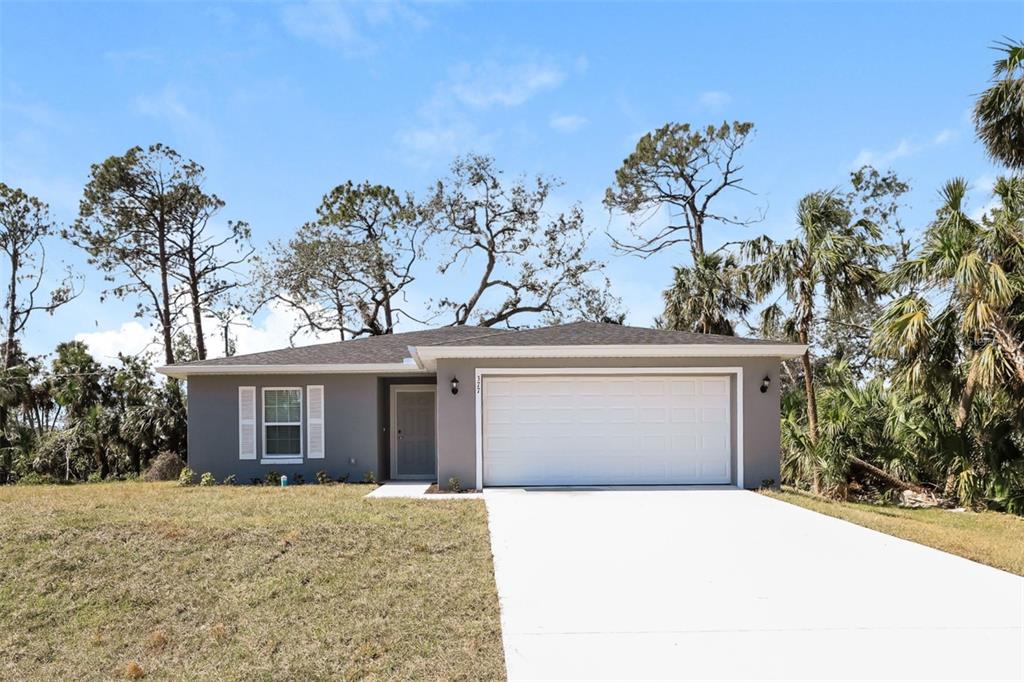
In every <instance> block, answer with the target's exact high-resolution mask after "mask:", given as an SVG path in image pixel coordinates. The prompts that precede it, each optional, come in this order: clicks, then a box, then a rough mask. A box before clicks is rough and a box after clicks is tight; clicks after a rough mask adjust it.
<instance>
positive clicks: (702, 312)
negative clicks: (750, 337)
mask: <svg viewBox="0 0 1024 682" xmlns="http://www.w3.org/2000/svg"><path fill="white" fill-rule="evenodd" d="M746 289H747V286H746V282H745V276H744V272H743V270H742V269H741V268H740V267H739V263H738V262H737V261H736V257H735V256H733V255H732V254H722V253H710V254H703V255H698V256H695V257H694V265H693V266H692V267H677V268H675V275H674V277H673V279H672V286H670V287H669V288H668V289H666V290H665V292H664V293H663V296H664V298H665V317H664V320H663V326H664V327H666V328H667V329H677V330H683V331H692V332H696V333H698V334H725V335H727V336H733V335H734V334H735V333H736V329H735V325H734V324H733V320H734V319H735V318H736V317H737V316H739V317H742V316H743V315H746V314H747V313H748V312H749V311H750V299H749V298H748V296H747V292H746Z"/></svg>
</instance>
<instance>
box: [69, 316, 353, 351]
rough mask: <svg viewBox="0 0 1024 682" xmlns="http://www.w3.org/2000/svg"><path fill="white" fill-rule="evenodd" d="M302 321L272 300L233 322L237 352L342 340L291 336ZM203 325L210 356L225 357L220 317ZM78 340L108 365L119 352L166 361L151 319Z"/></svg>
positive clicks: (81, 335) (85, 334)
mask: <svg viewBox="0 0 1024 682" xmlns="http://www.w3.org/2000/svg"><path fill="white" fill-rule="evenodd" d="M299 321H300V316H299V313H297V312H295V311H293V310H291V309H289V308H287V307H286V306H284V305H283V304H280V303H275V304H271V305H270V306H269V307H268V309H267V310H266V312H264V313H263V314H262V316H261V318H260V320H259V321H258V322H253V323H252V324H249V325H243V324H232V325H231V336H232V337H233V338H234V339H235V350H236V353H237V354H239V355H242V354H244V353H260V352H262V351H267V350H277V349H279V348H287V347H288V346H290V345H295V346H308V345H309V344H311V343H323V342H327V341H337V340H338V337H337V335H336V334H313V333H310V332H308V331H304V332H301V333H299V334H297V335H296V336H295V338H294V340H293V339H291V338H290V337H291V332H292V330H293V329H294V328H295V325H296V323H297V322H299ZM203 329H204V332H205V333H204V334H203V337H204V338H205V339H206V347H207V354H208V356H209V357H210V358H219V357H223V355H224V337H223V336H222V334H223V333H224V332H223V328H222V327H221V323H220V321H219V320H217V319H216V318H214V317H204V318H203ZM75 340H76V341H82V342H84V343H85V344H86V345H87V346H88V347H89V352H90V353H91V354H92V356H93V357H94V358H95V359H96V360H97V362H101V363H103V364H106V365H117V364H118V362H117V355H118V353H121V354H123V355H146V356H149V357H150V358H151V359H152V361H153V362H154V363H156V364H158V365H160V364H163V346H162V342H161V341H160V339H159V337H158V334H157V330H156V327H155V326H153V325H152V324H150V323H149V322H148V321H138V320H132V321H130V322H124V323H122V324H121V325H120V326H118V327H117V328H116V329H105V330H100V331H96V332H83V333H79V334H75Z"/></svg>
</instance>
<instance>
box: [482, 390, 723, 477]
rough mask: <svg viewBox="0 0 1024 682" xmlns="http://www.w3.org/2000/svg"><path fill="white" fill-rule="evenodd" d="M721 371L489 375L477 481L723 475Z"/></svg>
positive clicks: (485, 395)
mask: <svg viewBox="0 0 1024 682" xmlns="http://www.w3.org/2000/svg"><path fill="white" fill-rule="evenodd" d="M729 394H730V383H729V378H728V377H724V376H690V375H685V376H650V375H642V376H632V375H612V376H590V375H585V376H494V377H484V381H483V397H482V409H483V423H482V427H483V467H484V472H483V475H484V485H490V486H500V485H630V484H633V485H636V484H670V483H729V482H730V460H731V456H730V455H731V440H732V439H731V428H730V411H731V400H730V395H729Z"/></svg>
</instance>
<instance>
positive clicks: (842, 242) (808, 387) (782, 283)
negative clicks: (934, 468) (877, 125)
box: [742, 192, 906, 492]
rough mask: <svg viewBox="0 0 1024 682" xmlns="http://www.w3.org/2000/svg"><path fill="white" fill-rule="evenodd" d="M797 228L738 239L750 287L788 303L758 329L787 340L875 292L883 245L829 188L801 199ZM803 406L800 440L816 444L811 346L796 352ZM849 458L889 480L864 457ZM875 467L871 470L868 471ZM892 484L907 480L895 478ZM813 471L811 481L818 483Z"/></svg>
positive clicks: (807, 339)
mask: <svg viewBox="0 0 1024 682" xmlns="http://www.w3.org/2000/svg"><path fill="white" fill-rule="evenodd" d="M797 222H798V224H799V235H798V236H797V237H796V238H793V239H789V240H786V241H784V242H779V243H777V242H775V241H773V240H772V239H770V238H769V237H767V236H762V237H758V238H757V239H753V240H750V241H748V242H745V243H744V244H743V247H742V252H743V255H744V257H745V258H746V260H747V262H748V263H749V267H748V271H749V277H750V282H751V286H752V289H753V291H754V293H755V294H756V295H757V296H758V297H759V298H763V297H765V296H767V295H769V294H771V293H772V292H774V291H776V290H777V289H780V288H781V292H782V293H781V295H780V297H779V298H780V300H781V299H782V298H785V299H786V300H787V301H788V303H789V306H788V309H785V310H784V309H783V307H782V306H781V305H780V304H779V301H778V300H777V301H776V302H774V303H771V304H770V305H768V306H766V307H765V308H764V310H763V311H762V313H761V327H762V330H764V331H768V330H771V329H781V330H782V332H783V335H784V336H785V337H787V338H788V339H789V340H792V341H796V342H798V343H802V344H806V345H808V346H809V345H810V344H811V342H812V338H811V334H812V330H813V328H814V325H815V322H816V321H818V320H819V319H822V318H824V319H830V320H835V321H839V320H842V318H843V317H844V316H845V315H846V314H847V313H848V312H849V311H851V310H853V309H854V307H855V306H856V305H858V304H859V303H861V302H862V301H864V300H865V299H873V298H874V297H876V296H877V295H878V278H879V270H878V263H879V260H880V259H881V258H882V257H883V256H884V255H885V254H886V253H888V251H889V249H888V247H886V246H885V245H884V244H882V243H881V236H882V235H881V230H879V228H878V226H877V225H876V224H875V223H874V222H872V221H870V220H868V219H866V218H860V219H855V218H854V216H853V213H852V212H851V211H850V209H849V207H848V205H847V203H846V202H844V201H843V200H842V199H841V198H840V197H838V196H837V195H836V194H835V193H834V192H814V193H812V194H808V195H807V196H805V197H804V198H803V199H801V200H800V204H799V207H798V209H797ZM801 364H802V367H803V381H804V393H805V397H806V410H807V443H808V446H809V447H810V448H817V447H818V436H819V424H818V402H817V395H816V392H815V385H814V364H813V360H812V357H811V351H810V348H808V349H807V351H806V352H805V353H804V355H803V357H802V358H801ZM851 463H853V464H855V465H858V466H860V467H861V468H863V469H866V470H868V471H869V472H870V473H872V474H873V475H875V476H878V477H881V478H884V479H886V480H889V479H890V478H892V477H890V476H886V475H884V473H885V472H881V471H878V470H875V469H876V467H873V466H871V465H869V464H867V463H866V462H864V461H863V460H860V459H856V460H853V459H851ZM873 470H874V471H873ZM894 481H895V482H894V484H899V485H900V486H901V487H906V484H904V483H902V482H901V481H898V480H896V479H894ZM820 484H821V481H820V477H819V476H818V475H817V474H816V473H815V475H814V477H813V488H814V491H815V492H819V491H820V487H821V485H820Z"/></svg>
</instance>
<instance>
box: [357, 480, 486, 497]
mask: <svg viewBox="0 0 1024 682" xmlns="http://www.w3.org/2000/svg"><path fill="white" fill-rule="evenodd" d="M431 485H432V484H431V483H429V482H425V481H385V482H384V483H382V484H381V485H380V487H378V488H374V489H373V490H372V491H370V492H369V493H367V495H366V496H367V497H373V498H378V497H406V498H412V499H416V500H479V499H480V498H481V497H483V495H481V494H480V493H457V494H453V493H431V494H429V495H428V494H427V488H429V487H430V486H431Z"/></svg>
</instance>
